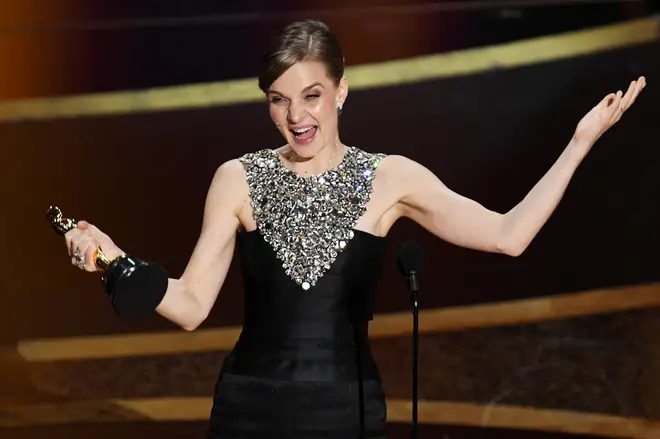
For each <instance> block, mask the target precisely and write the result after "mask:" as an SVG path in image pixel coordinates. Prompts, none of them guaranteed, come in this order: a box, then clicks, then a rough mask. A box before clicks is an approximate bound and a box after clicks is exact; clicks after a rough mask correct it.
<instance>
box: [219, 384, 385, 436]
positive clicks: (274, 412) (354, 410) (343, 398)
mask: <svg viewBox="0 0 660 439" xmlns="http://www.w3.org/2000/svg"><path fill="white" fill-rule="evenodd" d="M385 420H386V403H385V395H384V392H383V387H382V383H381V382H379V381H364V382H341V381H337V382H300V381H296V382H294V381H281V380H273V379H265V378H258V377H250V376H244V375H236V374H229V373H223V374H221V376H220V379H219V380H218V384H217V386H216V392H215V397H214V401H213V409H212V412H211V421H210V427H209V432H208V436H207V439H275V438H278V439H282V438H286V439H385Z"/></svg>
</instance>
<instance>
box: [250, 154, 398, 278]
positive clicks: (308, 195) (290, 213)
mask: <svg viewBox="0 0 660 439" xmlns="http://www.w3.org/2000/svg"><path fill="white" fill-rule="evenodd" d="M383 157H385V155H384V154H371V153H367V152H364V151H362V150H360V149H357V148H354V147H351V148H349V149H348V150H347V151H346V153H345V155H344V159H343V160H342V162H341V163H340V164H339V165H338V166H337V167H336V168H334V169H331V170H329V171H327V172H324V173H323V174H320V175H315V176H312V177H309V178H305V177H301V176H299V175H298V174H296V173H295V172H293V171H291V170H289V169H287V168H286V167H284V165H282V163H281V162H280V159H279V157H278V155H277V153H276V152H275V151H272V150H262V151H258V152H255V153H250V154H246V155H244V156H243V157H241V158H240V161H241V163H243V166H244V167H245V171H246V176H247V183H248V186H249V191H250V192H249V194H250V200H251V205H252V215H253V217H254V219H255V221H256V223H257V227H258V228H259V231H260V233H261V234H262V236H263V237H264V240H265V241H266V242H268V243H269V244H270V245H271V246H272V247H273V249H274V250H275V252H276V253H277V257H278V258H279V259H280V260H281V261H282V267H283V268H284V270H285V272H286V274H287V275H288V276H289V277H291V279H293V280H294V281H295V282H296V283H297V284H298V285H300V286H301V287H302V288H303V289H305V290H306V289H309V288H310V287H312V286H314V285H316V282H317V281H318V280H319V278H321V277H322V276H323V274H324V273H325V272H326V271H327V270H328V269H330V266H331V265H332V263H333V262H334V261H335V259H336V258H337V255H338V254H339V253H340V252H341V251H342V250H344V248H346V246H347V245H348V243H349V241H350V240H351V239H352V238H353V236H354V227H355V225H356V223H357V222H358V220H359V219H360V217H361V216H362V215H363V214H364V212H365V211H366V205H367V203H368V202H369V199H370V198H371V191H372V182H373V179H374V178H375V172H376V168H377V167H378V164H379V162H380V160H381V159H382V158H383Z"/></svg>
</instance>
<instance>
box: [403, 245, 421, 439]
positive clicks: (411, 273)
mask: <svg viewBox="0 0 660 439" xmlns="http://www.w3.org/2000/svg"><path fill="white" fill-rule="evenodd" d="M423 255H424V252H423V251H422V246H421V245H419V243H418V242H417V241H407V242H405V243H404V244H403V245H402V246H401V248H400V249H399V254H398V258H397V259H398V266H399V271H400V272H401V274H402V275H403V277H404V278H405V279H406V281H407V282H408V289H409V290H410V301H411V302H412V312H413V334H412V339H413V340H412V341H413V343H412V344H413V346H412V348H413V349H412V350H413V352H412V438H413V439H417V425H418V422H417V418H418V410H417V405H418V400H419V397H418V395H417V391H418V388H419V384H418V382H419V378H418V374H419V305H418V303H417V292H418V291H419V278H418V275H419V271H420V269H421V268H422V258H423Z"/></svg>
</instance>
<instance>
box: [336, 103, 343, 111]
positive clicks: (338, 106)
mask: <svg viewBox="0 0 660 439" xmlns="http://www.w3.org/2000/svg"><path fill="white" fill-rule="evenodd" d="M337 108H339V110H343V109H344V103H343V102H342V101H337Z"/></svg>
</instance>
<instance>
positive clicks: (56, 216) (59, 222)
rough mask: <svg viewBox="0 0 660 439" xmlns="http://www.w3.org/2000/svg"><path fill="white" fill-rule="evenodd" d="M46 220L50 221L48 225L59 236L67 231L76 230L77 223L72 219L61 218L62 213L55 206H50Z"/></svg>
mask: <svg viewBox="0 0 660 439" xmlns="http://www.w3.org/2000/svg"><path fill="white" fill-rule="evenodd" d="M46 218H48V221H50V224H51V225H52V226H53V229H54V230H55V232H57V233H59V234H60V235H64V234H65V233H66V232H68V231H69V230H73V229H75V228H76V224H77V223H78V222H77V221H76V220H74V219H73V218H64V217H63V216H62V211H61V210H60V208H59V207H57V206H50V207H49V208H48V210H47V211H46Z"/></svg>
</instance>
